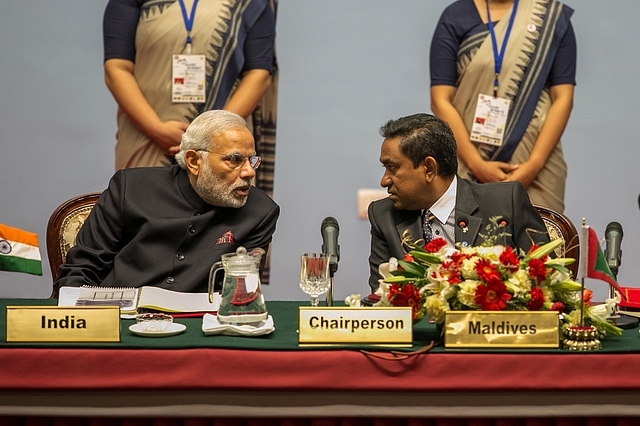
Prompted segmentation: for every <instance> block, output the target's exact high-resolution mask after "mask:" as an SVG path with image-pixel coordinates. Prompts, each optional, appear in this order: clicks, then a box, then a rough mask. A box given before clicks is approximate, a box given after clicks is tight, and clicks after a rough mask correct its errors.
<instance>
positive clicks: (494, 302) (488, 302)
mask: <svg viewBox="0 0 640 426" xmlns="http://www.w3.org/2000/svg"><path fill="white" fill-rule="evenodd" d="M510 299H511V295H510V294H509V293H507V287H506V286H505V285H504V283H503V282H502V281H501V280H500V279H492V280H491V281H489V282H488V283H487V284H486V285H479V286H478V287H476V297H475V302H476V304H477V305H479V306H480V307H481V308H482V310H483V311H502V310H504V309H505V308H506V307H507V300H510Z"/></svg>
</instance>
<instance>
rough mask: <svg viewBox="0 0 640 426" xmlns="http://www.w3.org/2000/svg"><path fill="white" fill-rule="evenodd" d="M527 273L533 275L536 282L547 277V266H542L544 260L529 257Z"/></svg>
mask: <svg viewBox="0 0 640 426" xmlns="http://www.w3.org/2000/svg"><path fill="white" fill-rule="evenodd" d="M528 266H529V275H531V276H532V277H534V278H535V279H536V280H537V281H538V283H541V282H542V281H544V280H545V278H547V268H546V267H545V266H544V262H543V261H542V260H540V259H531V260H529V263H528Z"/></svg>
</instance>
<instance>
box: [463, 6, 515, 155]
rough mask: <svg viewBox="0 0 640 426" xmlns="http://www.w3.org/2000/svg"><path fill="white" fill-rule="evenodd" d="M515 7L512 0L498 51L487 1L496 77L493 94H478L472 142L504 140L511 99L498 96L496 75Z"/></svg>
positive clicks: (495, 142) (495, 143)
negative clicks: (507, 22) (511, 6)
mask: <svg viewBox="0 0 640 426" xmlns="http://www.w3.org/2000/svg"><path fill="white" fill-rule="evenodd" d="M517 9H518V0H514V2H513V10H512V12H511V17H510V18H509V25H508V26H507V31H506V33H505V35H504V40H503V41H502V49H501V51H498V42H497V40H496V33H495V31H494V29H493V22H492V21H491V14H490V12H489V3H488V2H487V20H488V25H489V33H490V34H491V42H492V45H493V57H494V64H495V73H496V78H495V80H494V82H493V96H491V95H488V94H483V93H481V94H479V95H478V102H477V104H476V112H475V115H474V117H473V124H472V126H471V132H470V134H469V139H470V140H471V141H472V142H480V143H484V144H488V145H494V146H502V143H503V142H504V131H505V127H506V125H507V117H508V115H509V108H510V107H511V100H510V99H506V98H500V97H498V77H499V76H500V71H501V70H502V59H503V58H504V52H505V50H506V47H507V40H508V39H509V34H510V33H511V27H512V26H513V21H514V20H515V17H516V10H517Z"/></svg>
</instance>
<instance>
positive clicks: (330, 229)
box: [320, 216, 340, 277]
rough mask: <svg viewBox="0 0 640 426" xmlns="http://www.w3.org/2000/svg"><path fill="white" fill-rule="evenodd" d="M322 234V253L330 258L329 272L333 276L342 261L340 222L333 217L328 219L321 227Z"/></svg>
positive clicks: (325, 219)
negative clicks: (339, 238)
mask: <svg viewBox="0 0 640 426" xmlns="http://www.w3.org/2000/svg"><path fill="white" fill-rule="evenodd" d="M320 232H322V252H323V253H325V254H328V255H329V256H330V259H329V272H330V273H331V276H332V277H333V274H334V273H335V272H336V271H337V270H338V262H339V261H340V246H339V245H338V234H339V233H340V227H339V226H338V221H337V220H336V219H335V218H333V217H330V216H329V217H326V218H324V220H323V221H322V225H321V226H320Z"/></svg>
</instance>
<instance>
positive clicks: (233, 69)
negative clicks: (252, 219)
mask: <svg viewBox="0 0 640 426" xmlns="http://www.w3.org/2000/svg"><path fill="white" fill-rule="evenodd" d="M184 3H185V6H186V9H187V10H188V11H190V10H191V9H192V7H193V0H184ZM251 5H252V0H219V1H200V2H198V6H197V15H196V20H195V24H194V26H193V30H192V33H191V34H192V35H191V36H192V40H193V41H192V52H193V53H204V54H205V55H206V76H207V77H206V78H207V83H206V85H207V89H206V90H207V93H206V97H207V100H206V102H205V103H200V104H194V103H173V102H172V101H171V73H172V65H171V55H172V54H175V53H186V52H185V47H186V31H185V24H184V21H183V18H182V11H181V9H180V4H179V2H178V1H175V2H174V3H171V4H167V3H166V2H162V1H158V2H152V3H151V4H150V6H149V7H147V8H145V9H143V10H142V11H141V14H140V20H139V23H138V27H137V31H136V40H135V43H136V60H135V68H134V77H135V79H136V81H137V82H138V85H139V86H140V90H141V91H142V93H143V94H144V96H145V98H146V99H147V101H148V102H149V104H150V105H151V106H152V108H153V109H154V110H155V111H156V113H157V114H158V116H159V117H160V119H161V120H162V121H168V120H176V121H181V122H184V123H189V122H191V121H192V120H193V119H194V118H195V117H196V116H197V115H199V114H200V113H201V112H203V111H206V110H210V109H221V108H222V107H223V106H224V105H225V104H226V102H227V100H228V99H229V98H230V97H231V95H232V94H233V91H234V89H235V87H236V86H237V81H238V77H239V75H240V71H241V66H242V63H241V62H240V60H239V59H238V57H239V56H241V55H239V54H238V50H242V46H238V45H237V43H238V38H239V37H238V35H239V34H240V32H241V31H243V26H242V20H243V19H248V18H247V15H249V13H251V14H253V16H254V18H255V14H256V13H258V12H255V10H256V9H257V8H256V7H254V8H253V9H250V8H251ZM266 7H269V6H266ZM271 7H273V4H272V5H271ZM262 10H264V8H263V9H262ZM199 22H200V23H202V22H206V25H202V24H200V25H199V24H198V23H199ZM274 62H275V59H274ZM274 66H275V63H274ZM272 78H273V79H274V83H275V84H272V86H271V87H270V89H269V91H268V93H267V94H266V95H265V96H264V98H263V100H262V101H261V103H260V105H259V106H258V107H257V108H256V111H255V112H254V114H253V115H252V116H251V117H249V119H248V120H247V121H248V124H249V126H250V128H251V129H252V130H253V133H254V136H255V138H256V151H257V152H258V154H259V155H261V156H262V157H263V162H262V165H261V168H260V169H259V171H260V174H259V175H258V177H257V179H256V186H257V187H259V188H260V189H263V190H265V192H267V193H269V195H271V193H272V190H273V171H274V164H273V163H274V161H275V123H276V115H275V107H276V104H277V69H276V68H274V72H273V75H272ZM170 162H171V157H170V156H169V154H168V152H167V151H165V150H164V149H162V148H161V147H160V146H159V145H158V144H157V143H155V142H154V141H152V140H151V139H150V138H149V137H148V136H147V135H146V134H144V133H143V132H142V131H141V130H140V129H139V128H138V127H137V126H136V125H135V124H134V123H133V122H132V121H131V120H129V118H128V117H127V116H126V115H125V114H124V113H123V112H122V111H121V110H118V135H117V143H116V164H115V165H116V170H117V169H121V168H129V167H147V166H159V165H165V164H169V163H170ZM261 182H264V183H265V184H264V185H262V187H261Z"/></svg>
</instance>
